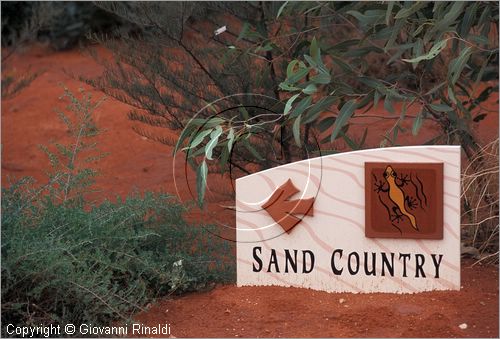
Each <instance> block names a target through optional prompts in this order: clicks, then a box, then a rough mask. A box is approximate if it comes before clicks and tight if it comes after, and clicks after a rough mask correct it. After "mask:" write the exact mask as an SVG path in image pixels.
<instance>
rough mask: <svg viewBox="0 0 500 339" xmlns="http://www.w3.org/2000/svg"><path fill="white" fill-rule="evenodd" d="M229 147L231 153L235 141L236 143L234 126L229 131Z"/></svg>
mask: <svg viewBox="0 0 500 339" xmlns="http://www.w3.org/2000/svg"><path fill="white" fill-rule="evenodd" d="M227 140H228V142H227V149H228V151H229V153H231V150H232V149H233V143H234V128H232V127H231V128H230V129H229V132H228V133H227Z"/></svg>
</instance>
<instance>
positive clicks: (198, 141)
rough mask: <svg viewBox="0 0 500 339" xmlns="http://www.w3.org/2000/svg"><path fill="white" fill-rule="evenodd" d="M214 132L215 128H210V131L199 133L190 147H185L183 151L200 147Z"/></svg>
mask: <svg viewBox="0 0 500 339" xmlns="http://www.w3.org/2000/svg"><path fill="white" fill-rule="evenodd" d="M212 130H213V128H210V129H206V130H204V131H201V132H199V133H198V134H196V137H195V138H194V140H193V141H192V142H190V143H189V145H188V146H187V147H184V148H183V149H182V150H183V151H185V150H188V149H192V148H195V147H196V146H198V145H199V144H201V143H202V142H203V139H205V137H206V136H207V135H209V134H210V133H212Z"/></svg>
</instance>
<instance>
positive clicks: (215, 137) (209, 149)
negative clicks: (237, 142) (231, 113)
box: [205, 126, 222, 160]
mask: <svg viewBox="0 0 500 339" xmlns="http://www.w3.org/2000/svg"><path fill="white" fill-rule="evenodd" d="M221 134H222V127H221V126H217V127H215V129H214V130H213V131H212V133H210V141H209V142H208V143H207V145H206V146H205V156H206V157H207V159H208V160H213V159H212V153H213V150H214V147H215V146H217V143H218V142H219V137H220V135H221Z"/></svg>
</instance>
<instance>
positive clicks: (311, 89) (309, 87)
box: [302, 84, 318, 95]
mask: <svg viewBox="0 0 500 339" xmlns="http://www.w3.org/2000/svg"><path fill="white" fill-rule="evenodd" d="M317 90H318V88H317V87H316V85H315V84H309V85H307V86H306V88H304V89H303V90H302V92H303V93H304V94H307V95H311V94H313V93H316V91H317Z"/></svg>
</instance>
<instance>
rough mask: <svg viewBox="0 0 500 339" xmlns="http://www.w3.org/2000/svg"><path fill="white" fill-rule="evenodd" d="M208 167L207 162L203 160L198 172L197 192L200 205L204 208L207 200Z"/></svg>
mask: <svg viewBox="0 0 500 339" xmlns="http://www.w3.org/2000/svg"><path fill="white" fill-rule="evenodd" d="M207 175H208V167H207V163H206V162H205V160H203V161H202V162H201V164H200V166H199V167H198V169H197V170H196V191H197V192H198V205H199V206H200V207H203V202H204V200H205V190H206V187H207Z"/></svg>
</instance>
